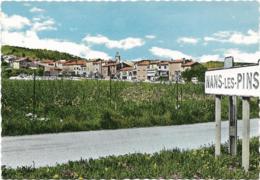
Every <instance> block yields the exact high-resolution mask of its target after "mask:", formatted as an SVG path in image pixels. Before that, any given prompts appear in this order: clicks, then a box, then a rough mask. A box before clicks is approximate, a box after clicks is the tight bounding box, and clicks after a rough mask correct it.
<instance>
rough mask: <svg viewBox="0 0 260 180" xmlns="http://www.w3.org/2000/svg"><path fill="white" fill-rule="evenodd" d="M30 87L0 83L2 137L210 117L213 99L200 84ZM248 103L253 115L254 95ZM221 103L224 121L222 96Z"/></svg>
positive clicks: (100, 83) (255, 107)
mask: <svg viewBox="0 0 260 180" xmlns="http://www.w3.org/2000/svg"><path fill="white" fill-rule="evenodd" d="M33 89H34V83H33V81H17V80H7V79H4V80H3V81H2V135H3V136H7V135H24V134H38V133H54V132H68V131H85V130H97V129H117V128H130V127H145V126H158V125H179V124H191V123H198V122H209V121H214V97H213V96H206V95H205V94H204V89H203V85H200V84H198V85H194V84H179V85H178V87H177V85H176V84H163V83H162V84H151V83H130V82H120V81H111V82H110V81H100V80H82V81H70V80H53V81H36V83H35V94H34V90H33ZM251 104H252V106H251V117H257V115H258V105H257V99H252V101H251ZM241 106H242V103H241V100H240V99H239V101H238V118H241ZM177 107H179V108H177ZM222 107H223V108H222V109H223V114H222V118H223V119H227V110H228V108H227V98H224V99H223V106H222ZM33 112H35V114H36V115H37V117H36V116H35V117H33V115H32V113H33Z"/></svg>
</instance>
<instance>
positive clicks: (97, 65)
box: [93, 59, 104, 78]
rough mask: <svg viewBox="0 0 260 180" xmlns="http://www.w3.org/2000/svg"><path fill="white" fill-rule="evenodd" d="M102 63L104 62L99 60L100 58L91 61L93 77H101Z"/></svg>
mask: <svg viewBox="0 0 260 180" xmlns="http://www.w3.org/2000/svg"><path fill="white" fill-rule="evenodd" d="M102 64H104V61H103V60H101V59H99V60H96V61H94V62H93V67H94V77H95V78H101V77H102Z"/></svg>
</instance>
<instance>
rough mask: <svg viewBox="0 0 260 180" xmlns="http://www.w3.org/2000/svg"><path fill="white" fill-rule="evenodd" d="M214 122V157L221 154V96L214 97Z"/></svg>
mask: <svg viewBox="0 0 260 180" xmlns="http://www.w3.org/2000/svg"><path fill="white" fill-rule="evenodd" d="M215 121H216V136H215V157H217V156H220V153H221V151H220V150H221V149H220V148H221V147H220V146H221V96H218V95H216V97H215Z"/></svg>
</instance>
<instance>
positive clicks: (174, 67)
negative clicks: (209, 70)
mask: <svg viewBox="0 0 260 180" xmlns="http://www.w3.org/2000/svg"><path fill="white" fill-rule="evenodd" d="M198 64H199V63H198V62H195V61H192V60H187V59H178V60H174V61H169V80H170V81H175V80H176V78H177V75H180V74H181V73H182V72H184V71H185V70H187V69H191V68H192V67H194V66H196V65H198Z"/></svg>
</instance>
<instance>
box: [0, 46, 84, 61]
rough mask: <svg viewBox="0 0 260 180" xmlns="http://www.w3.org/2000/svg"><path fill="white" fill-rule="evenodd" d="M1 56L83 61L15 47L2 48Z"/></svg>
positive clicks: (49, 51)
mask: <svg viewBox="0 0 260 180" xmlns="http://www.w3.org/2000/svg"><path fill="white" fill-rule="evenodd" d="M2 55H15V56H18V57H29V58H32V59H40V60H43V59H51V60H54V61H55V60H60V59H64V60H76V59H84V58H81V57H77V56H74V55H71V54H68V53H64V52H59V51H52V50H47V49H29V48H24V47H16V46H8V45H4V46H2Z"/></svg>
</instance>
